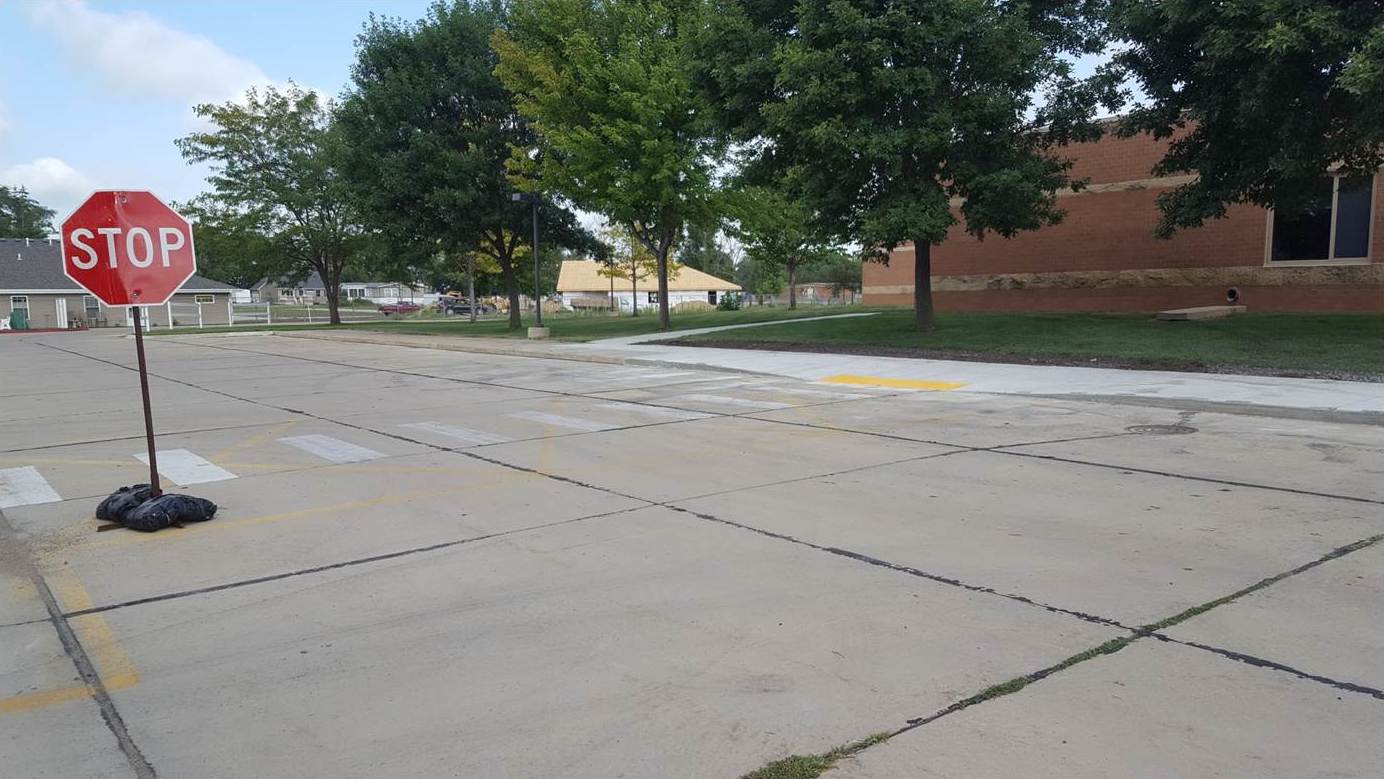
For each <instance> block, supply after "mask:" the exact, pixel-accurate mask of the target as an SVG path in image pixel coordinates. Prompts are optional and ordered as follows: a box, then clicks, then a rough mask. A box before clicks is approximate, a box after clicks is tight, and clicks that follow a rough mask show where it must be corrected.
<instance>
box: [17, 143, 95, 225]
mask: <svg viewBox="0 0 1384 779" xmlns="http://www.w3.org/2000/svg"><path fill="white" fill-rule="evenodd" d="M0 183H3V184H5V185H7V186H11V187H24V188H25V189H27V190H29V194H30V195H33V196H34V199H35V200H37V201H38V202H40V203H42V204H43V205H45V206H48V207H49V208H52V209H54V210H55V211H57V212H58V216H59V218H61V217H62V216H63V215H64V214H66V213H67V212H68V211H71V210H72V209H73V208H75V207H76V206H77V202H78V201H79V200H81V199H82V198H83V197H86V196H87V195H89V194H91V191H92V186H91V181H90V180H88V179H87V177H86V176H84V175H82V174H81V173H80V172H78V171H77V170H76V169H75V168H73V167H72V166H71V165H68V164H67V163H66V162H63V161H62V160H60V159H58V158H57V157H39V158H38V159H36V160H34V161H33V162H26V163H22V164H19V165H11V166H10V167H8V168H6V169H5V170H4V171H0Z"/></svg>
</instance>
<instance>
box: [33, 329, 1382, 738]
mask: <svg viewBox="0 0 1384 779" xmlns="http://www.w3.org/2000/svg"><path fill="white" fill-rule="evenodd" d="M40 345H43V346H47V347H48V348H51V349H56V350H57V351H61V352H67V353H69V354H72V355H74V356H79V357H85V358H87V359H92V360H96V361H99V362H104V363H107V364H111V365H115V366H117V367H121V368H125V369H126V370H134V369H133V368H130V367H128V366H125V365H123V364H120V363H116V362H113V361H110V360H105V359H102V358H99V357H94V356H91V355H86V354H82V353H80V352H75V351H70V350H66V349H61V348H58V347H53V346H51V345H48V344H40ZM189 346H199V347H204V348H213V349H222V350H226V351H240V352H247V353H251V354H257V355H266V356H273V357H279V358H283V359H287V360H303V361H307V362H318V363H326V364H332V365H339V366H342V367H350V368H356V369H358V370H363V371H371V372H385V373H398V374H402V375H410V376H418V377H423V378H431V379H439V380H444V381H452V382H456V383H462V384H476V385H481V386H487V387H496V388H503V389H522V390H527V391H531V392H539V393H544V394H549V395H557V396H564V397H575V398H582V399H588V400H592V399H600V400H608V399H609V398H605V397H602V396H600V395H588V394H585V393H576V392H562V391H553V390H541V389H534V388H529V387H516V386H512V385H505V384H498V383H493V382H483V381H476V380H467V379H457V378H453V377H439V376H433V375H430V374H423V373H416V372H409V371H401V370H395V369H378V368H371V367H369V366H358V365H351V364H349V363H339V362H334V361H328V360H316V359H312V358H303V357H294V356H288V355H281V354H275V353H266V352H257V351H254V350H243V349H232V348H227V347H216V346H209V345H203V344H191V345H189ZM160 378H164V379H165V380H168V381H173V382H175V383H179V384H183V385H185V386H189V387H193V388H195V389H199V390H203V391H206V392H210V393H213V394H217V395H222V396H225V397H228V398H231V399H234V400H238V401H241V402H247V403H252V404H254V405H258V406H262V407H267V408H273V409H277V410H281V411H286V412H289V413H294V414H300V415H303V416H307V417H310V418H313V419H318V420H321V421H324V422H330V423H333V424H340V425H343V426H345V427H352V428H355V429H360V430H365V431H369V432H372V433H376V434H380V435H386V436H389V437H393V438H397V439H400V440H404V441H409V442H411V443H415V444H418V445H421V446H425V447H429V448H432V449H436V450H440V451H448V452H453V453H457V454H461V455H463V456H467V457H472V458H474V459H477V460H481V461H484V462H487V463H491V464H494V465H496V466H499V467H504V468H510V469H515V470H520V471H524V472H526V473H530V474H534V475H539V476H542V477H545V478H549V479H553V480H556V481H561V482H564V483H569V484H575V485H578V486H582V487H586V488H589V489H594V490H598V491H601V492H604V493H607V494H611V495H616V496H619V497H623V498H626V499H631V500H636V501H641V502H643V503H645V504H647V505H644V506H638V507H634V508H629V509H622V510H620V511H617V512H609V513H608V514H615V513H627V512H631V511H638V510H642V509H644V508H650V507H655V506H659V507H664V508H668V509H670V510H673V511H676V512H679V513H683V514H688V515H691V516H694V517H696V518H698V519H702V520H705V521H710V522H715V523H719V524H721V525H725V526H730V527H734V528H738V529H741V530H745V531H748V532H752V533H756V534H759V535H761V536H765V537H769V538H773V539H776V540H780V541H785V542H788V543H793V544H797V545H801V546H805V547H808V548H811V549H814V550H817V551H820V552H823V553H826V554H831V555H835V556H839V557H843V558H846V559H850V560H854V561H856V562H861V563H864V564H867V565H871V566H875V567H880V568H884V569H887V570H892V571H896V572H899V573H904V574H906V575H910V576H915V577H919V578H923V579H926V580H929V581H933V582H936V583H939V584H944V585H947V586H952V587H958V588H961V589H965V590H968V591H971V592H976V593H981V594H987V595H993V596H997V597H1001V598H1004V599H1007V600H1010V601H1012V602H1017V603H1021V604H1024V605H1028V606H1032V607H1036V608H1040V609H1043V610H1046V611H1049V612H1051V613H1055V614H1062V615H1066V616H1071V617H1074V618H1076V619H1080V620H1082V621H1085V622H1089V623H1093V624H1098V625H1102V626H1106V627H1113V628H1117V629H1120V630H1124V631H1128V632H1129V633H1130V635H1128V636H1122V637H1119V638H1116V639H1113V640H1111V641H1107V642H1105V643H1103V644H1101V645H1099V646H1096V647H1093V648H1091V649H1088V650H1086V651H1084V652H1081V653H1078V654H1077V655H1073V656H1071V657H1069V658H1066V659H1064V660H1062V661H1060V662H1058V663H1056V664H1054V665H1051V666H1048V667H1046V668H1043V669H1039V670H1038V671H1034V672H1032V673H1030V674H1026V675H1024V676H1021V677H1016V678H1015V679H1011V680H1009V681H1007V682H1003V683H1001V684H998V685H992V686H991V687H988V688H986V689H984V690H982V691H980V692H978V693H976V694H975V695H973V696H970V697H968V698H965V699H963V700H961V701H958V702H956V703H953V704H951V705H950V706H948V707H945V708H944V709H941V710H939V711H937V712H934V713H932V714H930V715H927V716H924V717H919V718H915V719H911V720H908V721H907V723H906V724H905V725H904V726H903V727H902V728H900V729H898V730H896V731H894V732H892V733H890V734H889V735H888V736H887V737H885V738H881V739H868V740H865V741H862V742H858V743H860V744H861V745H862V746H861V747H860V749H861V750H863V749H865V748H868V747H869V746H872V745H873V744H875V743H881V742H882V741H883V740H887V738H891V737H893V736H895V735H899V734H901V733H904V732H907V731H909V730H913V729H915V728H918V727H922V726H924V725H926V724H928V723H931V722H935V721H937V720H938V719H941V718H942V717H945V716H948V715H950V714H953V713H956V712H958V711H961V710H964V709H965V708H968V707H970V706H972V705H976V704H978V703H982V702H984V701H986V700H990V699H992V698H996V697H1001V696H1003V695H1008V694H1011V693H1014V692H1017V691H1018V690H1020V689H1023V687H1025V686H1027V685H1028V684H1031V683H1034V682H1037V681H1040V680H1042V679H1045V678H1048V677H1049V676H1052V675H1054V674H1056V673H1060V672H1061V671H1064V670H1067V669H1069V668H1071V667H1073V666H1075V665H1078V664H1080V663H1083V662H1086V661H1088V660H1091V659H1094V658H1095V657H1100V656H1103V655H1106V654H1112V653H1114V652H1118V651H1120V650H1121V649H1123V648H1124V647H1125V646H1128V645H1129V644H1131V643H1133V642H1135V641H1139V640H1142V639H1145V638H1154V639H1156V640H1160V641H1170V642H1174V643H1178V644H1181V645H1184V646H1189V647H1192V648H1196V649H1200V650H1202V651H1207V652H1210V653H1213V654H1216V655H1219V656H1223V657H1226V658H1229V659H1233V660H1236V661H1238V662H1245V663H1250V664H1252V665H1256V666H1259V667H1263V668H1267V669H1271V670H1275V671H1279V672H1284V673H1290V674H1292V675H1295V676H1297V677H1299V678H1303V679H1307V680H1311V681H1314V682H1318V683H1323V684H1328V685H1331V686H1333V687H1335V688H1336V689H1341V690H1346V691H1350V692H1356V693H1360V694H1366V695H1371V696H1374V697H1379V694H1380V691H1378V690H1375V689H1374V688H1369V687H1364V686H1362V685H1355V684H1353V683H1350V682H1340V681H1338V680H1333V679H1329V678H1328V677H1324V676H1319V675H1314V674H1311V673H1308V672H1305V671H1301V670H1299V669H1295V668H1291V667H1289V666H1286V665H1283V664H1280V663H1276V662H1274V661H1270V660H1265V659H1263V658H1257V657H1253V656H1250V655H1244V654H1241V653H1235V652H1231V651H1230V650H1224V649H1220V648H1218V647H1212V646H1209V645H1203V644H1197V643H1194V642H1183V641H1178V640H1176V639H1172V638H1170V637H1168V636H1165V635H1162V634H1161V633H1160V632H1159V631H1161V630H1164V629H1166V628H1168V627H1172V626H1174V625H1177V624H1179V623H1181V622H1183V621H1185V620H1187V619H1191V618H1192V617H1195V616H1197V615H1199V614H1203V613H1205V612H1207V611H1210V610H1211V609H1214V608H1217V607H1219V606H1221V605H1225V604H1227V603H1230V602H1232V601H1234V600H1236V599H1238V598H1240V597H1243V596H1245V595H1248V594H1250V593H1253V592H1256V591H1258V590H1260V589H1263V588H1265V587H1269V586H1272V585H1273V584H1276V583H1277V582H1280V581H1283V580H1284V579H1287V578H1290V577H1291V576H1295V575H1297V574H1299V573H1302V572H1304V571H1307V570H1310V569H1312V568H1315V567H1317V566H1319V565H1322V564H1325V563H1326V562H1329V561H1330V560H1334V559H1337V558H1339V557H1342V556H1344V555H1346V554H1350V553H1351V552H1354V551H1358V550H1360V549H1364V548H1367V547H1368V546H1372V545H1374V544H1375V543H1378V542H1379V541H1380V540H1381V539H1384V534H1381V535H1377V536H1371V537H1369V538H1366V539H1361V540H1360V541H1357V542H1354V543H1352V544H1347V545H1345V546H1343V547H1339V548H1337V549H1334V550H1332V551H1331V552H1328V553H1327V554H1325V555H1323V556H1321V557H1319V558H1317V559H1315V560H1313V561H1310V562H1308V563H1306V564H1304V565H1301V566H1298V567H1296V568H1293V569H1290V570H1288V571H1285V572H1283V573H1280V574H1277V575H1275V576H1271V577H1268V578H1266V579H1263V580H1261V581H1260V582H1257V583H1255V584H1253V585H1250V586H1249V587H1246V588H1243V589H1241V590H1238V591H1236V592H1234V593H1232V594H1230V595H1227V596H1224V597H1222V598H1217V599H1215V600H1212V601H1208V602H1207V603H1205V604H1202V605H1200V606H1196V607H1193V608H1191V609H1187V610H1184V611H1183V612H1180V613H1178V614H1176V615H1174V616H1172V617H1169V618H1167V619H1164V620H1161V621H1159V622H1156V623H1152V624H1149V625H1144V626H1139V627H1131V626H1128V625H1124V624H1122V623H1120V622H1118V621H1117V620H1113V619H1110V618H1106V617H1102V616H1100V615H1095V614H1088V613H1085V612H1080V611H1076V610H1072V609H1065V608H1062V607H1058V606H1053V605H1051V604H1046V603H1042V602H1040V601H1035V600H1033V599H1031V598H1028V597H1026V596H1023V595H1018V594H1014V593H1005V592H1002V591H999V590H996V589H994V588H991V587H986V586H984V585H978V584H973V583H969V582H965V581H962V580H960V579H955V578H952V577H947V576H942V575H939V574H933V573H929V572H926V571H923V570H920V569H917V568H913V567H911V566H906V565H901V564H898V563H892V562H889V561H886V560H882V559H879V558H876V557H872V556H869V555H865V554H862V553H859V552H855V551H852V550H848V549H842V548H839V547H833V546H825V545H821V544H816V543H813V542H810V541H805V540H802V539H799V538H795V537H793V536H789V535H786V534H782V533H776V532H773V531H769V530H764V529H761V528H756V527H753V526H751V525H746V524H743V523H739V522H735V521H732V520H727V519H724V518H721V517H717V516H715V515H712V514H707V513H703V512H697V511H694V510H691V509H688V508H685V507H682V506H678V505H675V502H674V501H669V502H660V501H652V500H649V499H647V498H642V497H639V496H636V495H628V494H625V493H622V492H619V491H616V490H613V489H609V488H606V487H602V486H599V485H595V484H588V483H585V482H581V481H579V480H575V479H571V478H569V477H565V476H561V475H558V474H552V473H547V472H544V471H542V470H539V469H535V468H528V467H524V466H519V465H516V464H513V463H508V462H505V461H503V460H498V459H496V458H492V457H486V456H483V455H480V454H478V453H475V452H471V451H468V450H466V449H457V448H453V447H445V446H438V445H435V444H429V443H427V442H423V441H417V440H415V439H411V438H408V437H406V436H401V435H398V434H393V433H389V432H385V431H379V430H375V429H373V428H369V427H366V426H363V425H355V424H352V423H346V422H341V421H339V420H335V419H332V418H330V417H324V416H319V415H315V414H311V413H308V412H305V411H302V410H299V409H290V408H285V407H281V406H276V405H273V404H270V403H265V402H263V401H260V400H255V399H251V398H243V397H239V396H236V395H233V394H231V393H227V392H222V391H219V390H214V389H210V388H207V387H203V386H200V385H197V384H195V383H192V382H189V381H182V380H178V379H169V378H168V377H160ZM878 397H890V396H888V395H872V396H870V398H869V399H874V398H878ZM857 400H860V399H846V400H839V401H831V402H824V403H819V404H804V405H803V406H798V408H806V407H815V406H826V405H837V404H841V403H850V402H856V401H857ZM622 402H627V403H633V404H636V405H646V406H651V407H657V408H677V407H673V406H665V405H661V404H657V403H649V402H642V401H622ZM677 410H686V409H677ZM699 413H704V414H707V416H704V417H702V418H703V419H705V418H745V419H753V420H756V421H760V422H766V423H774V424H790V425H796V426H801V427H808V428H816V429H822V430H827V431H833V432H841V433H848V434H857V435H873V436H877V437H881V438H891V439H897V440H902V441H907V442H911V443H919V444H931V445H941V446H948V447H952V448H953V449H955V451H952V452H944V453H937V454H932V455H925V456H922V457H918V458H907V459H908V460H917V459H930V458H932V457H938V456H948V455H952V454H959V453H964V452H992V453H995V454H1002V455H1008V456H1015V457H1029V458H1034V459H1042V460H1050V461H1056V462H1063V463H1069V464H1075V465H1086V466H1092V467H1100V468H1107V469H1114V470H1120V471H1124V472H1130V473H1146V474H1150V475H1156V476H1163V477H1168V478H1174V479H1186V480H1191V481H1200V482H1208V483H1215V484H1222V485H1229V486H1239V487H1246V488H1256V489H1265V490H1272V491H1280V492H1287V493H1293V494H1300V495H1307V496H1311V497H1319V498H1326V499H1338V500H1346V501H1352V502H1361V503H1369V504H1384V501H1379V500H1373V499H1368V498H1358V497H1353V496H1348V495H1337V494H1332V493H1323V492H1316V491H1311V490H1301V489H1295V488H1289V487H1278V486H1273V485H1264V484H1254V483H1248V482H1239V481H1235V480H1228V479H1216V478H1211V477H1199V476H1190V475H1186V474H1178V473H1170V472H1162V471H1157V470H1153V469H1143V468H1131V467H1126V466H1119V465H1112V464H1108V463H1099V462H1091V461H1084V460H1078V459H1074V458H1063V457H1057V456H1052V455H1041V454H1034V453H1030V452H1018V451H1011V450H1012V449H1013V448H1016V447H1027V446H1038V445H1042V444H1044V443H1058V442H1062V441H1071V440H1091V439H1095V438H1110V437H1119V436H1123V435H1129V434H1128V433H1125V432H1120V433H1113V434H1108V435H1099V436H1082V437H1077V438H1071V439H1061V441H1052V442H1026V443H1020V444H1006V445H998V446H989V447H969V446H957V445H954V444H946V443H943V442H934V441H925V440H920V439H913V438H906V437H900V436H892V435H888V434H878V433H871V432H869V431H858V430H850V429H842V428H835V427H832V426H825V425H813V424H807V423H800V422H787V421H783V420H775V419H764V418H762V417H756V416H752V414H762V413H764V412H763V411H752V412H745V413H743V414H720V413H714V412H710V413H708V412H699ZM1184 416H1185V415H1184ZM691 421H699V420H696V419H693V420H675V421H665V422H653V423H648V424H640V425H631V426H627V427H623V428H612V430H616V431H618V430H629V429H637V428H643V427H657V426H662V425H669V424H682V423H685V422H691ZM598 432H611V431H610V430H606V431H598ZM587 434H589V433H576V434H572V435H587ZM553 437H569V436H553ZM472 448H474V447H472ZM905 461H907V460H905ZM889 464H892V463H881V464H876V465H871V466H864V467H861V468H856V469H850V470H852V471H857V470H868V469H871V468H878V467H884V466H886V465H889ZM830 475H831V474H825V475H814V476H807V477H800V478H797V479H790V480H785V481H786V482H791V481H802V480H808V479H814V478H826V477H828V476H830ZM762 486H765V485H753V486H749V487H743V488H737V489H732V490H726V491H722V492H720V493H713V494H725V493H728V492H737V491H741V490H748V489H757V488H760V487H762ZM698 497H702V496H698ZM685 500H690V498H681V499H678V501H685ZM608 514H607V515H608ZM597 516H600V515H597ZM581 519H586V518H578V519H577V520H565V521H564V522H573V521H580V520H581ZM540 527H541V526H540ZM532 529H537V528H526V529H520V530H517V531H509V532H524V531H525V530H532ZM493 535H494V534H492V536H490V537H493ZM474 540H484V537H482V538H477V539H469V540H466V541H456V542H444V543H443V544H442V545H432V546H429V547H420V548H418V549H416V550H401V551H400V552H396V553H388V554H386V555H379V556H374V557H372V558H362V559H361V560H360V561H345V562H343V563H338V564H332V565H328V566H318V567H316V568H313V569H304V570H302V571H296V572H288V573H285V574H277V575H273V576H271V577H258V578H256V579H251V580H245V581H244V582H240V583H230V584H226V585H217V586H215V587H214V588H212V589H210V590H207V588H202V589H200V590H192V591H186V592H184V593H172V594H167V595H164V596H152V597H151V598H146V599H138V600H136V601H133V602H127V603H125V604H112V605H110V606H107V607H98V609H99V610H110V609H113V608H122V607H125V606H129V605H137V604H138V603H145V602H152V601H155V600H166V599H170V598H173V597H188V596H191V595H197V594H202V592H203V591H204V590H205V591H216V590H219V589H228V588H230V587H235V586H248V585H250V584H256V583H262V582H263V581H272V580H277V579H281V578H288V577H290V576H298V575H307V574H310V573H316V572H321V571H323V570H330V569H332V568H336V567H344V566H347V565H358V564H363V563H366V562H373V561H376V560H378V559H391V558H393V557H400V556H404V555H408V554H417V553H421V552H425V551H432V550H433V549H438V548H446V547H449V546H458V545H460V544H462V543H469V542H470V541H474ZM856 751H859V750H856ZM853 753H854V752H849V753H843V755H844V754H853Z"/></svg>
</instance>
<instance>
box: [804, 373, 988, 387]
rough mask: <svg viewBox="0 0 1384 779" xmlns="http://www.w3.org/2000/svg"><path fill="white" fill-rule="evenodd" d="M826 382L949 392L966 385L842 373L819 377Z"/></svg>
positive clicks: (951, 382)
mask: <svg viewBox="0 0 1384 779" xmlns="http://www.w3.org/2000/svg"><path fill="white" fill-rule="evenodd" d="M820 381H824V382H826V383H828V384H854V385H856V386H861V387H889V388H891V389H916V390H932V391H933V392H949V391H951V390H954V389H961V388H962V387H964V386H966V382H964V381H931V380H928V379H891V378H889V377H888V376H855V375H852V374H849V373H843V374H840V375H837V376H828V377H826V378H825V379H820Z"/></svg>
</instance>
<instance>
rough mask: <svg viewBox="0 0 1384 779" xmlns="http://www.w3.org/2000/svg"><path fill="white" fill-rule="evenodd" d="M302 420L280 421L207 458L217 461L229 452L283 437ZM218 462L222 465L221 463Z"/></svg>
mask: <svg viewBox="0 0 1384 779" xmlns="http://www.w3.org/2000/svg"><path fill="white" fill-rule="evenodd" d="M301 421H302V420H299V419H290V420H288V421H287V422H280V423H279V424H277V425H274V426H273V427H271V428H269V429H268V430H265V431H262V432H259V433H256V434H254V435H252V436H250V437H248V438H245V439H242V440H241V441H238V442H236V443H234V444H231V445H230V446H228V447H226V448H225V449H222V450H221V451H219V452H215V453H213V454H212V455H211V456H210V457H208V458H207V459H208V460H211V461H212V462H216V461H217V460H218V459H220V458H222V457H225V456H226V455H228V454H232V453H234V452H239V451H241V450H242V449H249V448H250V447H252V446H259V445H260V444H266V443H269V442H270V441H273V440H274V439H276V438H281V437H283V435H284V434H286V433H287V432H288V431H290V430H292V429H293V428H294V427H295V426H297V425H298V423H299V422H301ZM217 464H218V465H220V463H217Z"/></svg>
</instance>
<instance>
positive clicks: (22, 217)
mask: <svg viewBox="0 0 1384 779" xmlns="http://www.w3.org/2000/svg"><path fill="white" fill-rule="evenodd" d="M52 232H53V209H51V208H44V207H43V206H42V205H40V204H39V202H38V201H37V200H34V198H33V197H32V196H30V195H29V191H28V190H27V189H25V188H24V187H7V186H4V185H0V237H4V238H46V237H47V236H48V234H49V233H52Z"/></svg>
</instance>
